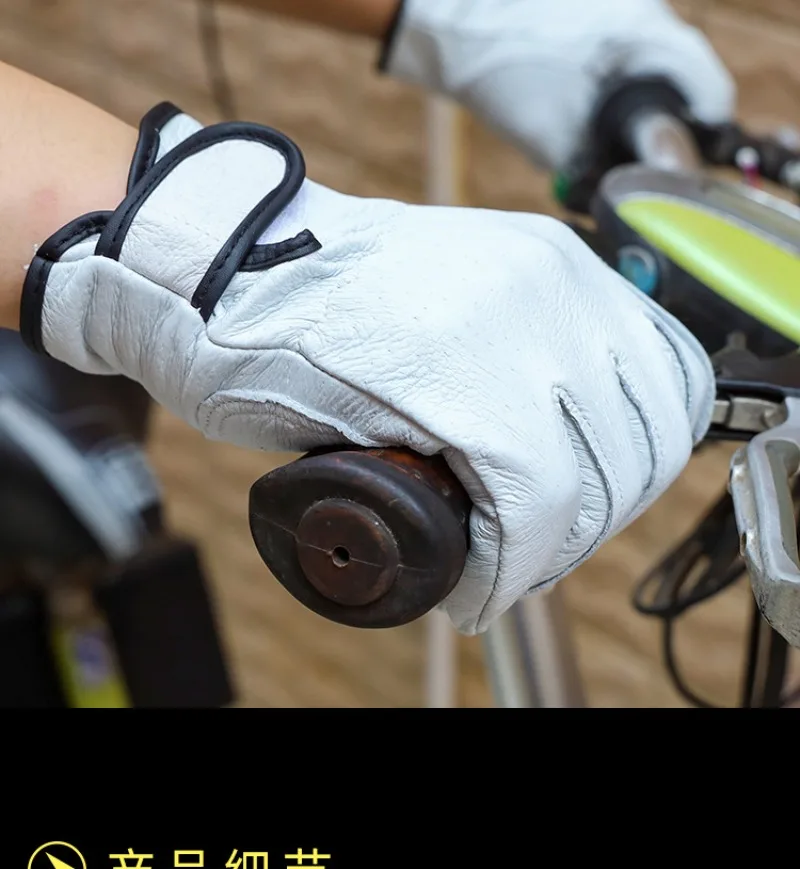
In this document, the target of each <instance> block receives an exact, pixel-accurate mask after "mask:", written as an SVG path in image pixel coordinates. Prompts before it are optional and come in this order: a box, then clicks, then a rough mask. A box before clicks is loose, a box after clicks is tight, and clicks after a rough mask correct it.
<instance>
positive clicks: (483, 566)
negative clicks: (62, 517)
mask: <svg viewBox="0 0 800 869" xmlns="http://www.w3.org/2000/svg"><path fill="white" fill-rule="evenodd" d="M141 129H142V133H141V139H140V143H139V147H138V149H137V155H136V158H135V159H134V165H133V168H132V170H131V176H130V179H131V187H130V192H129V195H128V197H127V199H126V200H125V201H124V202H123V203H122V204H121V205H120V207H119V208H118V209H117V211H115V212H114V213H113V214H111V213H108V214H107V213H101V214H96V215H89V216H87V217H85V218H81V219H78V220H77V221H75V222H74V223H72V224H70V225H69V226H67V227H65V228H64V229H63V230H61V231H60V232H59V233H57V234H56V235H55V236H53V237H52V238H51V239H50V240H49V241H47V242H46V243H45V244H44V245H42V247H41V248H40V249H39V251H38V254H37V256H36V257H35V258H34V260H33V262H32V263H31V266H30V267H29V270H28V276H27V279H26V283H25V288H24V293H23V302H22V305H23V313H22V322H21V328H22V332H23V335H24V337H25V339H26V341H27V342H28V344H29V345H30V346H31V347H33V348H35V349H38V350H40V351H44V352H46V353H49V354H50V355H51V356H53V357H55V358H56V359H59V360H61V361H63V362H66V363H68V364H69V365H71V366H73V367H75V368H77V369H80V370H82V371H86V372H90V373H91V372H93V373H97V374H111V373H120V374H124V375H127V376H128V377H130V378H132V379H133V380H136V381H138V382H139V383H141V384H142V385H143V386H144V387H145V388H146V389H147V390H148V391H149V392H150V394H151V395H152V396H153V397H154V398H155V399H156V400H157V401H158V402H160V403H161V404H163V405H165V406H166V407H167V408H169V409H170V410H171V411H173V412H174V413H175V414H177V415H179V416H180V417H182V418H183V419H184V420H186V422H188V423H189V424H190V425H192V426H195V427H196V428H198V429H200V430H201V431H202V432H203V433H204V434H205V435H206V436H208V437H209V438H213V439H219V440H225V441H230V442H232V443H235V444H238V445H241V446H244V447H250V448H259V449H268V450H288V451H292V452H300V451H305V450H308V449H311V448H314V447H317V446H322V445H348V444H357V445H361V446H366V447H382V446H383V447H385V446H401V447H402V446H404V447H409V448H411V449H414V450H417V451H418V452H420V453H423V454H426V455H430V454H434V453H437V452H439V451H441V452H443V454H444V455H445V457H446V458H447V460H448V461H449V463H450V465H451V467H452V468H453V470H454V471H455V472H456V474H457V475H458V476H459V478H460V479H461V481H462V482H463V484H464V486H465V488H466V489H467V491H468V493H469V494H470V496H471V498H472V501H473V503H474V510H473V511H472V515H471V526H470V527H471V537H472V539H471V549H470V552H469V555H468V563H467V567H466V571H465V574H464V576H463V578H462V579H461V580H460V582H459V583H458V585H457V587H456V588H455V590H454V591H453V592H452V593H451V595H450V596H449V598H448V599H447V600H446V601H445V602H444V607H445V608H446V610H447V612H448V613H449V615H450V617H451V619H452V621H453V623H454V624H455V626H456V627H457V628H458V629H459V630H461V631H462V632H464V633H475V632H481V631H483V630H484V629H485V628H486V627H487V626H488V624H489V623H490V622H491V621H492V620H493V619H494V618H495V617H496V616H498V615H499V614H500V613H502V612H503V611H504V610H506V609H507V608H508V607H509V606H510V605H511V604H513V603H514V602H515V601H516V600H517V599H518V598H519V597H521V596H522V595H524V594H525V593H526V592H528V591H529V590H533V589H536V588H541V587H543V586H545V585H546V584H548V583H551V582H553V581H555V580H557V579H559V578H560V577H562V576H564V575H565V574H567V573H569V572H570V571H571V570H572V569H573V568H575V567H576V566H577V565H578V564H580V563H581V562H582V561H584V560H585V559H586V558H588V557H589V555H591V554H592V553H593V552H594V551H595V550H596V549H597V547H598V546H599V545H600V544H601V543H602V542H603V541H605V540H607V539H608V538H609V537H610V536H612V535H613V534H614V533H615V532H617V531H619V530H620V529H621V528H623V527H624V526H625V525H627V524H628V523H629V522H630V521H631V520H632V519H633V518H634V517H635V516H636V515H638V514H639V513H640V512H641V511H642V510H643V509H644V508H645V507H646V506H648V505H649V504H651V503H652V502H653V501H654V500H655V499H656V498H657V497H658V496H659V495H660V494H661V493H662V492H663V491H664V490H665V489H666V487H667V486H668V485H669V484H670V483H671V482H672V481H673V480H674V479H675V478H676V477H677V475H678V474H679V473H680V471H681V470H682V468H683V467H684V464H685V463H686V462H687V460H688V458H689V455H690V452H691V449H692V446H693V443H694V442H697V441H698V440H699V439H700V438H701V437H702V436H703V435H704V433H705V431H706V429H707V427H708V425H709V422H710V416H711V411H712V405H713V397H714V390H713V376H712V370H711V366H710V362H709V360H708V358H707V356H706V355H705V353H704V352H703V350H702V349H701V347H700V345H699V344H698V343H697V342H696V341H695V340H694V339H693V338H692V337H691V336H690V335H689V334H688V332H687V331H686V330H685V329H684V328H683V327H682V326H681V325H680V324H679V323H678V322H677V321H675V320H674V319H673V318H672V317H670V316H669V315H667V314H666V313H665V312H664V311H663V310H661V309H660V308H659V307H658V306H657V305H655V304H654V303H652V302H651V301H650V300H648V299H647V298H646V297H645V296H644V295H643V294H641V293H639V292H638V291H637V290H635V289H634V288H633V287H632V286H631V285H630V284H628V283H627V282H626V281H625V280H624V279H623V278H621V277H620V276H618V275H617V274H616V273H615V272H614V271H612V270H611V269H610V268H608V267H607V266H606V265H605V264H604V263H603V262H602V261H601V260H600V259H599V258H598V257H596V256H595V255H594V254H593V253H592V252H591V251H590V250H589V248H588V247H586V246H585V245H584V243H583V242H582V241H580V240H579V239H578V237H577V236H576V235H575V234H574V233H573V232H572V231H571V230H570V229H568V228H567V227H565V226H564V225H563V224H561V223H559V222H557V221H555V220H553V219H551V218H548V217H541V216H534V215H525V214H515V213H509V214H506V213H500V212H493V211H483V210H477V209H457V208H430V207H422V206H409V205H403V204H401V203H398V202H390V201H385V200H379V199H360V198H356V197H352V196H345V195H342V194H340V193H337V192H334V191H332V190H330V189H327V188H325V187H322V186H320V185H318V184H315V183H313V182H311V181H308V180H304V165H303V161H302V155H301V154H300V152H299V151H298V150H297V148H296V147H295V146H294V145H293V144H292V143H291V142H290V141H288V140H286V139H285V138H283V137H281V136H280V134H278V133H276V132H275V131H270V130H267V129H265V128H263V127H258V126H255V125H252V124H242V123H240V124H221V125H218V126H214V127H208V128H205V129H201V127H200V125H199V124H197V123H196V122H195V121H193V120H192V119H190V118H188V117H187V116H185V115H182V114H177V109H175V108H174V107H170V106H169V105H168V104H165V105H162V106H159V107H157V108H156V109H154V110H153V111H152V112H151V113H150V114H149V115H148V116H146V118H145V119H144V121H143V122H142V126H141ZM156 158H157V160H156ZM154 161H155V162H154ZM100 233H102V234H100ZM213 486H214V481H211V484H210V486H209V497H213Z"/></svg>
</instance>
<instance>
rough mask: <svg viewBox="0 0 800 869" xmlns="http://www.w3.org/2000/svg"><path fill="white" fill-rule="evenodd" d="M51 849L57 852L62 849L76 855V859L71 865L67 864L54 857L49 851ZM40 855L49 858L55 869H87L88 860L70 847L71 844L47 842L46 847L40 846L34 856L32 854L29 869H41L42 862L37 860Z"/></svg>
mask: <svg viewBox="0 0 800 869" xmlns="http://www.w3.org/2000/svg"><path fill="white" fill-rule="evenodd" d="M50 848H54V849H55V850H56V851H58V850H61V849H66V850H68V851H71V852H72V853H73V854H74V855H75V859H74V860H72V862H70V863H65V862H64V861H63V860H60V859H59V858H58V857H54V856H53V855H52V854H51V853H50V851H49V849H50ZM40 854H41V855H42V857H47V859H48V860H49V861H50V865H51V866H52V867H53V869H86V860H84V858H83V854H81V852H80V851H79V850H78V849H77V848H76V847H75V846H74V845H70V844H69V842H46V843H45V844H44V845H39V847H38V848H37V849H36V850H35V851H34V852H33V854H31V859H30V860H29V861H28V869H39V867H40V866H41V862H42V861H41V858H40V859H39V861H38V862H37V860H36V858H37V856H39V855H40ZM65 856H66V855H65Z"/></svg>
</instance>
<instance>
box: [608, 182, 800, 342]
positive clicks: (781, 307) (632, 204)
mask: <svg viewBox="0 0 800 869" xmlns="http://www.w3.org/2000/svg"><path fill="white" fill-rule="evenodd" d="M593 212H594V216H595V219H596V221H597V224H598V230H599V231H600V234H601V235H602V236H603V237H604V238H605V239H607V240H608V241H609V242H610V243H611V244H612V246H613V248H614V250H615V252H616V257H617V262H616V267H617V268H618V270H619V271H620V272H621V273H622V274H623V275H625V277H627V278H628V279H629V280H631V281H632V282H633V283H634V284H635V285H636V286H638V287H639V288H640V289H641V290H643V291H644V292H646V293H648V294H649V295H651V296H653V297H654V298H655V299H656V300H657V301H658V302H659V303H660V304H662V305H663V306H664V307H665V308H667V309H668V310H669V311H671V312H672V313H673V314H675V315H676V316H677V317H678V319H680V320H682V321H683V322H684V323H685V324H686V325H687V326H688V327H689V328H690V329H691V330H692V331H693V332H694V333H695V334H696V335H697V337H698V338H699V339H700V340H701V341H702V342H703V343H704V345H705V346H706V349H707V350H708V351H709V352H715V351H716V350H718V349H720V348H721V347H723V346H724V345H725V343H726V342H727V339H728V336H729V335H730V333H731V332H734V331H739V332H743V333H744V334H745V335H746V336H747V340H748V345H749V346H750V347H751V349H752V350H753V351H754V352H756V353H758V354H760V355H768V356H771V355H781V354H783V353H786V352H788V351H789V350H791V349H794V348H795V347H797V346H798V345H800V208H798V207H796V206H794V205H793V204H791V203H789V202H786V201H784V200H783V199H780V198H778V197H776V196H773V195H771V194H769V193H767V192H766V191H764V190H761V189H759V188H754V187H749V186H746V185H743V184H737V183H732V182H728V181H725V180H722V179H719V178H716V177H713V176H711V175H707V174H705V173H702V172H698V173H691V174H689V173H674V172H669V171H663V170H658V169H651V168H648V167H646V166H642V165H631V166H623V167H620V168H618V169H615V170H613V171H611V172H609V173H608V174H607V175H606V177H605V178H604V179H603V181H602V183H601V184H600V187H599V188H598V193H597V196H596V197H595V202H594V206H593Z"/></svg>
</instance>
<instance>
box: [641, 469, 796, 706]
mask: <svg viewBox="0 0 800 869" xmlns="http://www.w3.org/2000/svg"><path fill="white" fill-rule="evenodd" d="M794 494H795V499H796V501H797V498H798V496H800V485H796V486H795V492H794ZM746 573H747V571H746V566H745V564H744V561H743V560H742V558H741V555H740V553H739V533H738V529H737V527H736V518H735V514H734V511H733V503H732V500H731V497H730V495H729V494H728V493H727V492H725V494H724V495H723V496H722V497H720V498H719V499H718V500H717V502H716V503H715V504H714V505H713V506H712V507H711V508H710V509H709V510H708V512H707V513H706V514H705V516H704V517H703V518H702V519H701V520H700V522H699V523H698V525H697V527H696V528H695V530H694V531H693V532H692V533H691V534H690V535H689V536H688V537H687V538H685V539H684V540H683V541H682V542H681V543H679V544H678V545H677V546H676V547H675V548H674V549H673V550H672V551H671V552H670V553H669V554H668V555H667V556H666V557H665V558H663V559H662V560H661V562H660V563H659V564H658V565H656V567H655V568H654V569H653V570H651V571H650V572H649V573H648V574H647V575H646V576H645V577H644V578H643V579H642V580H641V581H640V582H639V583H638V585H637V586H636V588H635V590H634V593H633V606H634V608H635V609H636V611H637V612H639V613H641V614H642V615H647V616H652V617H656V618H660V619H662V620H663V632H662V654H663V656H664V664H665V667H666V669H667V673H668V674H669V677H670V679H671V681H672V683H673V686H674V687H675V690H676V691H677V692H678V693H679V694H680V695H681V696H682V697H683V698H684V700H687V701H688V702H689V703H691V704H692V705H693V706H695V707H698V708H701V709H722V708H727V707H723V706H718V705H717V704H714V703H711V702H710V701H708V700H706V699H704V698H702V697H700V696H699V695H698V694H696V693H695V692H694V691H692V690H691V689H690V688H689V687H688V685H687V684H686V680H685V678H684V677H683V675H682V673H681V670H680V667H679V666H678V662H677V659H676V655H675V623H676V622H677V621H678V620H679V619H680V618H681V617H682V616H684V615H685V614H686V613H687V612H688V611H689V610H691V609H693V608H694V607H696V606H698V605H699V604H701V603H703V602H704V601H707V600H709V599H710V598H712V597H716V596H717V595H718V594H721V593H722V592H723V591H725V590H727V589H729V588H731V587H732V586H733V585H735V584H736V583H737V582H738V581H739V580H740V579H741V578H742V577H743V576H745V575H746ZM648 593H649V594H648ZM797 700H800V686H797V687H796V688H795V689H792V690H791V691H790V692H789V693H788V694H787V695H786V696H784V698H783V699H782V701H781V706H782V707H785V706H788V705H790V704H792V703H795V702H797Z"/></svg>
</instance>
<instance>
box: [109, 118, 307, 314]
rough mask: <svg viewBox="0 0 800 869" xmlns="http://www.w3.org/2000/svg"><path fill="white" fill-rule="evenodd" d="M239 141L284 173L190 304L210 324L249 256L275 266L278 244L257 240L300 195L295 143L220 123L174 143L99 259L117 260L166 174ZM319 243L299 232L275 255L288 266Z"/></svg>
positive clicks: (128, 202) (130, 201) (123, 208)
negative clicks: (275, 161) (277, 160)
mask: <svg viewBox="0 0 800 869" xmlns="http://www.w3.org/2000/svg"><path fill="white" fill-rule="evenodd" d="M237 139H238V140H245V141H251V142H258V143H260V144H262V145H266V146H267V147H269V148H273V149H274V150H276V151H278V152H279V153H280V154H281V155H282V156H283V158H284V159H285V160H286V171H285V173H284V176H283V179H282V180H281V183H280V184H279V185H278V186H277V187H276V188H275V189H274V190H272V191H270V192H269V193H268V194H267V195H266V196H265V197H264V198H263V199H262V200H261V201H260V202H259V203H258V204H257V205H256V206H255V208H253V209H252V210H251V211H250V213H249V214H248V215H247V216H246V217H245V218H244V220H243V221H242V222H241V223H240V224H239V226H238V227H237V228H236V229H235V230H234V232H233V233H232V234H231V236H230V237H229V238H228V240H227V241H226V242H225V244H224V245H223V246H222V248H221V249H220V251H219V253H218V254H217V255H216V257H214V260H213V262H212V263H211V265H210V266H209V268H208V271H207V272H206V273H205V275H204V276H203V278H202V279H201V281H200V283H199V284H198V286H197V289H196V290H195V292H194V295H193V296H192V300H191V303H192V306H193V307H195V308H197V309H198V310H199V311H200V314H201V316H202V317H203V319H204V320H205V321H206V322H208V320H209V319H210V317H211V315H212V313H213V312H214V308H215V306H216V304H217V302H218V301H219V299H220V297H221V296H222V294H223V293H224V292H225V290H226V289H227V287H228V284H229V283H230V281H231V280H232V279H233V277H234V276H235V275H236V273H237V272H238V271H239V270H240V269H241V267H242V265H243V264H244V263H245V261H246V260H247V259H248V257H250V255H251V254H253V255H257V256H258V257H260V263H261V268H268V267H270V266H272V265H275V264H276V262H275V261H274V260H272V259H270V250H268V248H269V249H272V252H273V253H275V246H273V245H257V244H256V242H257V240H258V239H259V237H260V236H261V235H262V234H263V233H264V232H265V231H266V230H267V229H268V228H269V226H270V225H271V224H272V223H273V222H274V221H275V220H276V218H277V217H279V216H280V214H281V213H282V212H283V210H284V209H285V208H286V207H287V206H288V205H289V204H290V203H291V202H292V200H293V199H294V198H295V197H296V196H297V194H298V192H299V191H300V188H301V186H302V185H303V182H304V181H305V177H306V174H305V160H304V159H303V155H302V153H301V151H300V149H299V148H298V147H297V145H295V143H294V142H292V141H291V139H288V138H287V137H286V136H284V135H283V134H282V133H279V132H278V131H277V130H273V129H271V128H270V127H262V126H259V125H257V124H250V123H246V122H240V121H235V122H229V123H223V124H216V125H214V126H212V127H206V128H205V129H202V130H199V131H198V132H197V133H194V134H193V135H192V136H189V138H188V139H185V140H184V141H183V142H181V143H180V144H179V145H176V147H175V148H173V150H171V151H170V152H169V153H168V154H167V155H166V156H165V157H164V158H163V159H161V160H159V161H158V163H156V164H155V166H153V168H152V169H151V170H150V171H149V172H147V173H146V174H145V175H144V176H143V177H142V178H141V179H140V180H139V182H138V183H137V184H136V185H135V186H134V188H133V190H131V192H130V193H129V194H128V196H126V197H125V199H124V200H123V202H122V204H121V205H120V206H119V208H117V210H116V211H115V212H114V214H113V216H112V218H111V219H110V220H109V222H108V224H107V225H106V227H105V230H104V231H103V234H102V235H101V236H100V240H99V241H98V243H97V250H96V254H97V256H105V257H108V258H109V259H113V260H118V259H119V257H120V254H121V252H122V246H123V243H124V241H125V237H126V235H127V233H128V230H129V229H130V227H131V224H132V223H133V221H134V219H135V217H136V215H137V214H138V212H139V210H140V209H141V208H142V206H143V205H144V203H145V202H146V201H147V199H148V197H149V196H150V194H151V193H153V191H154V190H155V189H156V188H157V187H158V186H159V184H160V183H161V182H162V181H163V180H164V179H165V178H166V177H167V175H169V173H170V172H171V171H172V170H173V169H175V167H176V166H177V165H178V164H179V163H181V162H182V161H183V160H185V159H187V158H188V157H191V156H193V155H194V154H197V153H198V152H200V151H203V150H204V149H206V148H210V147H211V146H213V145H217V144H219V143H220V142H227V141H232V140H237ZM309 235H310V233H309ZM293 245H294V246H293ZM317 245H318V246H317V247H314V246H313V245H310V244H309V239H308V236H303V234H302V233H301V235H300V236H298V237H297V238H296V239H294V240H289V241H286V242H282V243H281V244H280V245H278V248H279V250H278V252H277V255H278V256H280V261H281V262H286V261H287V260H288V259H290V258H291V259H296V258H297V257H299V256H306V255H307V254H309V253H312V252H313V250H319V247H321V245H319V243H318V242H317ZM312 248H313V250H312ZM251 267H252V261H251Z"/></svg>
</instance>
